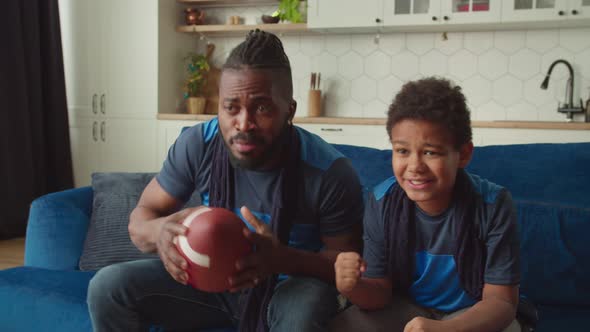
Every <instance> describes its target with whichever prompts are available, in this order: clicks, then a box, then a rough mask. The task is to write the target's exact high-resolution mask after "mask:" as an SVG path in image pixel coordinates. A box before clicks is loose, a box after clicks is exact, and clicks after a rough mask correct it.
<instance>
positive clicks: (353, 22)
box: [307, 0, 387, 31]
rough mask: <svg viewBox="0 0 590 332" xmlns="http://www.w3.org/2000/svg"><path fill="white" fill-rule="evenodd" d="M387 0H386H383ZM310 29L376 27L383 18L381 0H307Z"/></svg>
mask: <svg viewBox="0 0 590 332" xmlns="http://www.w3.org/2000/svg"><path fill="white" fill-rule="evenodd" d="M385 2H387V1H385ZM307 3H308V7H307V27H308V28H310V29H339V28H351V27H353V28H360V29H363V28H364V30H365V31H367V29H368V30H371V29H375V30H376V29H377V28H378V27H379V26H380V25H381V24H382V20H383V0H364V1H342V0H308V2H307Z"/></svg>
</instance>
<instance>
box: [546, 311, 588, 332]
mask: <svg viewBox="0 0 590 332" xmlns="http://www.w3.org/2000/svg"><path fill="white" fill-rule="evenodd" d="M537 310H538V312H539V321H538V322H537V326H536V328H535V332H555V331H567V332H587V331H590V318H588V317H590V307H588V306H567V305H559V306H547V305H539V306H537Z"/></svg>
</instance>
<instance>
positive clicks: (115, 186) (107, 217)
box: [79, 173, 200, 271]
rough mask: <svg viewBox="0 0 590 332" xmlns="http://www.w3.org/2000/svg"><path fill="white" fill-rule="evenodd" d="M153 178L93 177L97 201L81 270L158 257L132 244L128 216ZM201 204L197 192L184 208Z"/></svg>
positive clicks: (148, 175) (142, 175) (133, 175)
mask: <svg viewBox="0 0 590 332" xmlns="http://www.w3.org/2000/svg"><path fill="white" fill-rule="evenodd" d="M154 175H155V173H94V174H92V190H93V191H94V201H93V203H92V216H91V218H90V225H89V227H88V233H87V234H86V239H85V241H84V249H83V251H82V256H81V257H80V264H79V266H80V270H83V271H91V270H98V269H100V268H101V267H104V266H107V265H110V264H115V263H120V262H126V261H131V260H136V259H142V258H154V257H157V255H156V254H145V253H142V252H141V251H139V249H137V248H136V247H135V245H134V244H133V243H132V242H131V239H130V237H129V231H128V229H127V226H128V224H129V215H130V214H131V211H133V209H134V208H135V206H136V205H137V202H138V201H139V197H140V196H141V193H142V192H143V190H144V189H145V187H146V186H147V184H148V183H149V182H150V181H151V180H152V178H153V177H154ZM199 204H200V198H199V196H198V194H197V193H194V194H193V195H192V196H191V198H190V199H189V201H188V202H187V203H186V204H185V205H184V207H189V206H197V205H199Z"/></svg>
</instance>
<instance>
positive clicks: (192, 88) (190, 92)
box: [184, 52, 209, 114]
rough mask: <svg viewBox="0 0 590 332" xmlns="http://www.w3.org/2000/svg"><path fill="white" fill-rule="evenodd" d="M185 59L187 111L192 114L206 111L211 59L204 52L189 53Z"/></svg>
mask: <svg viewBox="0 0 590 332" xmlns="http://www.w3.org/2000/svg"><path fill="white" fill-rule="evenodd" d="M184 61H185V63H186V72H187V77H186V80H185V81H184V98H185V100H186V108H187V111H188V112H189V113H191V114H203V113H205V104H206V102H207V99H206V98H205V96H204V94H205V84H206V83H207V72H208V71H209V61H207V57H206V56H205V55H203V54H197V53H193V52H191V53H189V54H188V55H187V56H186V57H185V58H184Z"/></svg>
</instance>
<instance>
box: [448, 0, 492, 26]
mask: <svg viewBox="0 0 590 332" xmlns="http://www.w3.org/2000/svg"><path fill="white" fill-rule="evenodd" d="M441 3H442V5H441V16H442V18H443V22H444V23H445V24H464V23H470V24H471V23H499V22H500V21H501V20H502V10H501V2H500V1H497V0H495V1H492V0H441Z"/></svg>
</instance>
